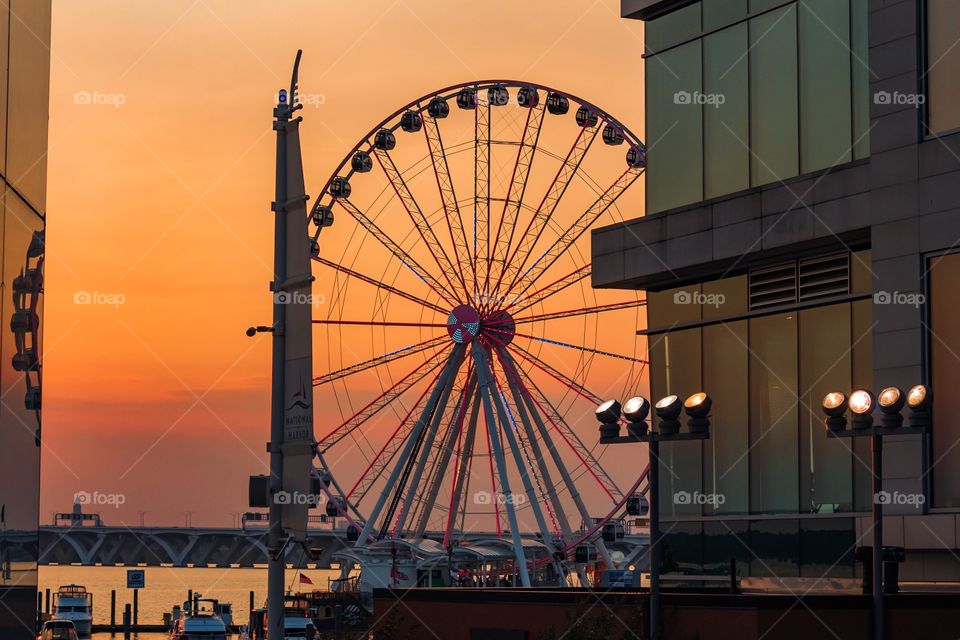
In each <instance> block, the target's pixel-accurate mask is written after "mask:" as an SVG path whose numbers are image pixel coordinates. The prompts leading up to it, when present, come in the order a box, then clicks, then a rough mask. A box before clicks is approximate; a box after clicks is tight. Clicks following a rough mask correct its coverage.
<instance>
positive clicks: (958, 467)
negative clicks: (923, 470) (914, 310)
mask: <svg viewBox="0 0 960 640" xmlns="http://www.w3.org/2000/svg"><path fill="white" fill-rule="evenodd" d="M957 282H960V254H957V253H954V254H950V255H947V256H942V257H937V258H933V260H931V269H930V320H931V325H930V331H931V334H932V336H931V338H930V359H931V369H932V375H933V381H932V382H933V385H932V386H933V388H934V389H935V390H936V389H945V390H952V389H957V388H960V358H957V354H958V353H960V304H958V302H957ZM933 421H934V422H933V424H934V427H935V428H934V429H933V430H932V434H933V435H932V438H933V460H935V461H936V464H935V465H934V467H933V471H932V473H933V504H934V506H935V507H958V506H960V446H957V442H958V441H960V411H958V410H957V403H956V400H955V395H954V394H952V393H949V392H947V393H934V394H933Z"/></svg>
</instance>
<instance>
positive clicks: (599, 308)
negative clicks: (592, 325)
mask: <svg viewBox="0 0 960 640" xmlns="http://www.w3.org/2000/svg"><path fill="white" fill-rule="evenodd" d="M646 304H647V301H646V300H630V301H627V302H613V303H610V304H598V305H596V306H593V307H582V308H580V309H568V310H566V311H552V312H550V313H541V314H538V315H535V316H523V317H520V318H513V322H514V324H522V323H527V322H536V321H537V320H557V319H560V318H569V317H571V316H577V315H586V314H588V313H603V312H604V311H619V310H622V309H630V308H632V307H642V306H645V305H646ZM504 322H509V320H499V321H492V322H491V321H488V322H487V324H502V323H504Z"/></svg>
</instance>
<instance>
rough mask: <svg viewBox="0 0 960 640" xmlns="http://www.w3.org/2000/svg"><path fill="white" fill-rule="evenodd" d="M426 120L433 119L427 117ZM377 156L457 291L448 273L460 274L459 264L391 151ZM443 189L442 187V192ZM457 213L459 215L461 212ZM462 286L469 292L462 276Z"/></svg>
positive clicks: (430, 249) (438, 263)
mask: <svg viewBox="0 0 960 640" xmlns="http://www.w3.org/2000/svg"><path fill="white" fill-rule="evenodd" d="M425 120H432V119H430V118H427V119H425ZM441 153H442V147H441ZM431 156H432V149H431ZM376 157H377V161H378V162H379V163H380V166H381V167H382V168H383V172H384V173H385V174H387V179H388V180H390V184H391V185H392V186H393V190H394V191H395V192H396V194H397V197H398V198H399V199H400V202H401V204H402V205H403V208H404V210H406V212H407V216H409V218H410V220H411V221H412V222H413V226H414V227H416V229H417V232H418V233H419V234H420V238H421V239H422V240H423V242H424V244H425V245H426V246H427V249H428V250H429V251H430V255H432V256H433V260H434V262H436V263H437V266H438V267H439V268H440V272H441V273H442V274H443V277H444V280H446V281H447V284H448V285H449V286H450V289H451V290H453V291H456V290H457V287H456V285H454V283H453V280H451V279H450V276H449V275H448V273H452V274H456V275H460V268H459V264H456V265H455V263H454V262H453V261H451V259H450V257H449V256H448V255H447V252H446V251H445V250H444V248H443V245H442V244H440V240H439V239H438V238H437V234H435V233H434V232H433V227H432V226H431V225H430V223H429V221H428V220H427V218H426V216H425V215H423V210H422V209H421V208H420V205H419V204H418V203H417V200H416V198H414V197H413V193H412V192H411V191H410V187H409V186H408V185H407V182H406V180H404V179H403V175H402V174H401V173H400V170H399V169H397V165H396V164H395V163H394V162H393V158H392V157H391V156H390V153H389V152H387V151H386V150H384V149H377V150H376ZM445 161H446V158H444V162H445ZM434 170H435V171H436V167H434ZM439 181H440V178H439V177H438V178H437V182H438V184H439ZM442 191H443V190H442V189H441V192H442ZM444 206H446V201H444ZM457 215H459V212H458V214H457ZM460 286H461V287H462V290H463V293H464V294H467V293H468V291H467V285H466V283H465V282H464V281H463V278H462V277H461V278H460Z"/></svg>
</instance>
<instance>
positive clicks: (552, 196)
mask: <svg viewBox="0 0 960 640" xmlns="http://www.w3.org/2000/svg"><path fill="white" fill-rule="evenodd" d="M599 132H600V128H599V126H598V125H593V126H587V127H581V128H580V131H579V133H578V134H577V137H576V139H575V140H574V141H573V146H572V147H570V150H569V151H568V152H567V155H566V157H565V158H564V159H563V164H561V165H560V168H559V169H558V170H557V174H556V175H555V176H554V177H553V181H552V182H551V183H550V186H549V187H548V188H547V192H546V194H544V196H543V200H541V201H540V204H539V206H537V209H536V211H535V212H534V214H533V216H532V217H531V218H530V222H529V223H527V228H526V229H525V230H524V232H523V233H522V234H521V235H520V239H519V241H518V242H517V246H516V247H515V248H514V250H513V253H511V254H510V257H509V259H508V260H507V264H508V265H512V266H511V267H510V268H511V271H512V273H511V274H510V277H511V280H510V282H509V285H508V288H513V285H514V284H515V278H516V277H517V276H519V274H520V273H521V272H522V271H523V268H524V267H525V266H526V263H527V260H528V259H529V258H530V254H531V253H532V252H533V248H534V247H535V246H536V244H537V241H538V240H540V236H541V235H542V234H543V231H544V229H546V227H547V223H548V222H549V221H550V219H551V218H552V217H553V213H554V211H555V210H556V208H557V205H558V204H559V203H560V200H562V199H563V196H564V194H565V193H566V192H567V187H569V186H570V181H571V180H572V179H573V177H574V176H575V175H576V173H577V170H578V169H579V168H580V163H581V162H583V159H584V157H585V156H586V155H587V151H589V150H590V146H591V145H592V144H593V141H594V140H595V139H596V137H597V134H598V133H599ZM517 260H518V261H519V262H516V263H515V261H517ZM504 273H506V271H504ZM500 285H501V282H498V283H497V287H496V288H497V289H499V288H500Z"/></svg>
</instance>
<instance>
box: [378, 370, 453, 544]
mask: <svg viewBox="0 0 960 640" xmlns="http://www.w3.org/2000/svg"><path fill="white" fill-rule="evenodd" d="M455 386H456V377H455V376H451V377H450V378H449V379H448V380H447V383H446V384H445V385H444V387H443V390H442V391H441V392H440V398H439V400H437V403H436V404H435V405H434V407H433V409H432V411H433V415H432V416H431V417H430V425H429V427H428V428H427V429H425V430H423V431H421V434H422V435H421V437H420V438H419V439H418V443H417V446H416V447H415V449H414V455H413V456H411V457H410V458H409V460H408V463H407V471H406V472H405V473H404V474H403V476H401V479H400V483H399V484H398V485H397V488H396V491H395V493H394V502H393V503H392V504H391V506H390V509H389V510H388V511H387V516H386V517H385V518H384V523H383V524H384V526H383V527H382V528H381V530H380V533H381V535H382V534H384V533H386V529H387V523H388V521H389V520H390V519H391V516H392V514H393V513H394V512H395V511H396V508H397V507H398V506H400V495H401V494H402V492H403V490H404V488H406V490H407V495H406V498H404V499H403V505H402V506H401V507H400V512H399V513H398V514H397V517H396V520H395V521H394V524H393V529H392V531H391V536H396V535H397V531H402V530H403V526H404V524H405V523H406V521H407V517H408V516H409V515H410V508H411V506H412V505H413V500H414V498H415V497H416V496H417V492H418V491H420V490H421V488H422V485H421V480H422V478H423V473H424V471H425V470H426V468H427V464H428V463H429V461H430V457H431V454H432V453H433V443H434V441H435V440H436V438H437V434H438V433H439V432H440V423H441V422H443V418H444V416H445V415H446V408H447V403H448V402H449V400H450V395H451V393H452V392H453V390H454V388H455ZM418 454H419V456H418ZM415 458H417V462H416V466H414V459H415ZM411 471H412V472H413V475H412V476H411V475H410V473H409V472H411Z"/></svg>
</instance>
